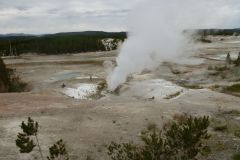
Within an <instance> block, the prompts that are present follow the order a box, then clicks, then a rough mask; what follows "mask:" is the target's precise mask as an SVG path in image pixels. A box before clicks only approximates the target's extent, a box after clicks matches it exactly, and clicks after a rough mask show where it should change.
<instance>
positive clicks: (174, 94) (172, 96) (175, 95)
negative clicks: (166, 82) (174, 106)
mask: <svg viewBox="0 0 240 160" xmlns="http://www.w3.org/2000/svg"><path fill="white" fill-rule="evenodd" d="M182 92H183V91H179V92H176V93H173V94H170V95H168V96H167V97H165V98H164V99H173V98H175V97H177V96H179V95H180V94H181V93H182Z"/></svg>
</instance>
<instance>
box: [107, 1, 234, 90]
mask: <svg viewBox="0 0 240 160" xmlns="http://www.w3.org/2000/svg"><path fill="white" fill-rule="evenodd" d="M237 4H239V2H237V0H228V1H226V0H211V1H209V0H201V1H196V0H168V1H166V0H151V1H148V0H145V1H142V2H141V3H139V5H137V6H136V7H135V8H134V9H133V10H132V11H131V13H130V14H129V16H128V20H127V25H128V39H127V40H126V41H125V42H124V44H123V45H122V48H121V50H120V54H119V56H118V57H117V66H116V67H115V68H114V69H113V70H112V71H111V73H110V74H109V75H108V77H107V83H108V89H109V90H115V89H116V88H117V87H118V86H119V85H120V84H122V83H124V82H125V81H126V79H127V77H128V76H129V75H131V74H134V73H141V72H142V71H143V70H144V69H148V70H153V69H155V68H156V67H157V66H159V64H160V63H161V62H163V61H170V62H176V61H177V60H178V59H179V58H181V57H182V56H183V55H186V54H189V53H191V52H190V50H193V49H194V48H195V47H196V46H195V45H194V44H193V43H192V42H191V41H189V38H188V36H187V35H186V34H184V33H183V31H184V30H185V29H200V28H231V27H235V24H236V23H237V22H239V16H238V15H239V9H238V8H239V6H238V5H237Z"/></svg>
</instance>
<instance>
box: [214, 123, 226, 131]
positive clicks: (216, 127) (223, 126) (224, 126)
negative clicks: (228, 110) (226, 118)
mask: <svg viewBox="0 0 240 160" xmlns="http://www.w3.org/2000/svg"><path fill="white" fill-rule="evenodd" d="M213 129H214V131H218V132H225V131H227V130H228V127H227V125H226V124H222V125H218V126H215V127H213Z"/></svg>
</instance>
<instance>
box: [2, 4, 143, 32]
mask: <svg viewBox="0 0 240 160" xmlns="http://www.w3.org/2000/svg"><path fill="white" fill-rule="evenodd" d="M124 1H125V0H124ZM138 1H140V0H131V1H127V0H126V3H124V2H123V1H119V0H68V1H66V0H41V1H39V0H8V1H0V34H1V33H15V32H24V33H35V34H39V33H55V32H67V31H84V30H105V31H122V30H126V26H125V18H126V15H127V14H128V12H129V10H131V8H132V7H133V6H134V5H135V4H136V3H137V2H138Z"/></svg>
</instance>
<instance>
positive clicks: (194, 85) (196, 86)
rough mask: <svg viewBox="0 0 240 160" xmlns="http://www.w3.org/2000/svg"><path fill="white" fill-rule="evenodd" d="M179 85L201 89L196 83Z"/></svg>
mask: <svg viewBox="0 0 240 160" xmlns="http://www.w3.org/2000/svg"><path fill="white" fill-rule="evenodd" d="M181 87H184V88H188V89H203V87H202V86H200V85H198V84H192V85H189V84H183V85H181Z"/></svg>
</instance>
